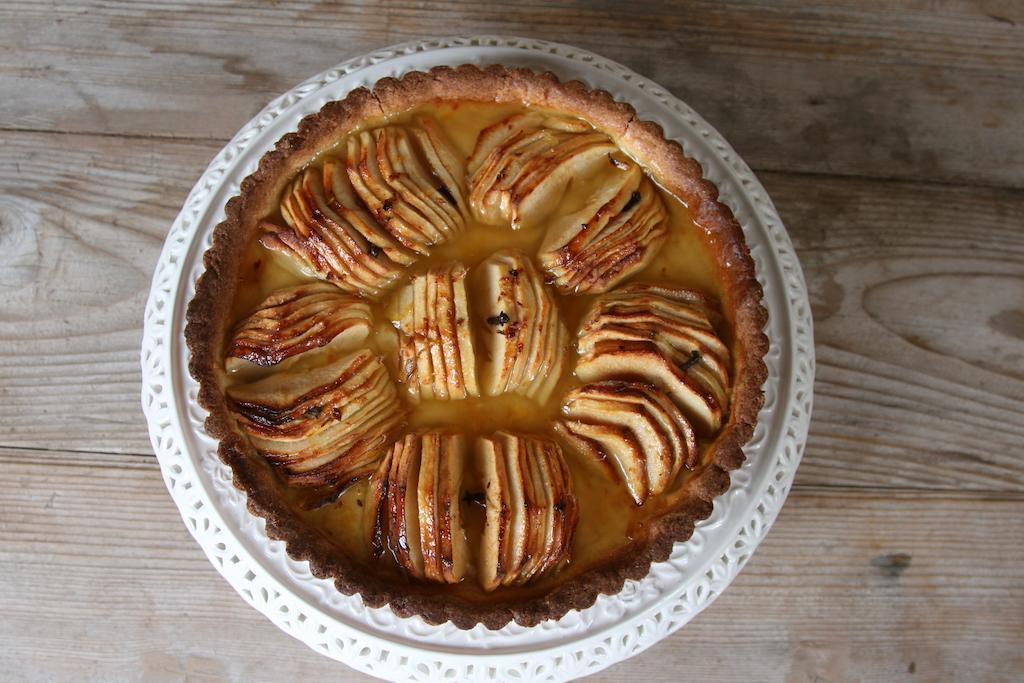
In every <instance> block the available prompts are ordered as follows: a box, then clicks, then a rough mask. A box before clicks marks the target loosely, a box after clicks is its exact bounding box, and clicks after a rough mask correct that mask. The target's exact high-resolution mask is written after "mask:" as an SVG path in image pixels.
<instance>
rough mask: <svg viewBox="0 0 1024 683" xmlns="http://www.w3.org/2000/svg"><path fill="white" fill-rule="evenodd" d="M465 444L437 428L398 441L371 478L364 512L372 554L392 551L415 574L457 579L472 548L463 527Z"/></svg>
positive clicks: (429, 578)
mask: <svg viewBox="0 0 1024 683" xmlns="http://www.w3.org/2000/svg"><path fill="white" fill-rule="evenodd" d="M464 451H465V444H464V440H463V439H462V437H461V436H457V435H453V434H446V433H442V432H437V431H427V432H419V433H412V434H409V435H407V436H406V437H405V439H403V440H402V441H399V442H397V443H395V445H394V446H393V447H392V449H391V452H390V453H389V454H388V455H387V456H386V457H385V463H387V464H386V465H385V464H384V463H382V464H381V466H380V467H378V468H377V470H376V472H375V474H374V477H373V480H372V481H371V486H370V494H371V497H372V499H371V501H370V504H369V505H368V506H367V508H366V512H365V513H364V515H365V519H366V526H367V533H368V536H369V538H370V545H371V551H372V555H373V556H374V557H375V558H380V557H382V556H383V555H384V551H385V549H390V551H391V553H392V555H393V556H394V558H395V559H396V561H397V562H398V563H399V565H400V566H401V567H402V568H403V569H404V570H405V571H406V572H407V573H408V574H409V575H410V576H412V577H413V578H416V579H420V580H426V581H434V582H440V583H458V582H459V581H461V580H462V579H463V578H464V577H465V575H466V569H467V565H468V556H469V551H468V548H467V543H466V535H465V530H464V529H463V526H462V514H461V508H460V505H461V497H462V471H463V467H464V460H465V455H464Z"/></svg>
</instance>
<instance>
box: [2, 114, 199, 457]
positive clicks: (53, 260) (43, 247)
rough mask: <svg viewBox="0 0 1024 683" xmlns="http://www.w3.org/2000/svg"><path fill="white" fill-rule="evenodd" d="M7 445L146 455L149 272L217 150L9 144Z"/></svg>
mask: <svg viewBox="0 0 1024 683" xmlns="http://www.w3.org/2000/svg"><path fill="white" fill-rule="evenodd" d="M0 144H2V145H3V147H4V154H3V156H2V157H0V188H3V190H2V195H0V445H12V444H18V445H22V446H32V447H42V448H67V447H73V448H76V449H88V450H106V451H112V450H113V451H129V452H136V453H147V452H149V439H148V437H147V435H146V430H145V421H144V419H143V416H142V410H141V407H140V404H139V400H140V399H139V391H140V390H139V386H140V372H139V360H138V358H139V347H140V345H141V343H142V317H143V310H144V308H145V302H146V297H147V296H148V294H149V285H150V278H151V277H152V269H153V267H154V265H155V263H156V259H157V256H158V254H159V253H160V249H161V247H162V244H163V240H164V236H165V235H166V233H167V229H168V228H169V226H170V223H171V221H172V220H173V218H174V216H175V214H176V213H177V212H178V209H179V207H180V204H181V203H182V202H183V201H184V199H185V195H186V194H187V192H188V189H189V188H190V187H191V185H192V183H193V182H194V181H195V178H196V177H197V176H198V175H199V173H200V172H201V170H202V169H203V168H204V167H205V165H206V163H208V161H209V158H210V157H212V156H213V154H214V153H215V151H216V150H215V149H213V148H212V147H211V146H210V145H202V144H193V143H175V144H171V145H168V144H150V143H149V142H147V141H144V140H137V139H136V140H122V139H119V138H112V137H102V138H81V137H78V136H59V135H51V134H10V133H0Z"/></svg>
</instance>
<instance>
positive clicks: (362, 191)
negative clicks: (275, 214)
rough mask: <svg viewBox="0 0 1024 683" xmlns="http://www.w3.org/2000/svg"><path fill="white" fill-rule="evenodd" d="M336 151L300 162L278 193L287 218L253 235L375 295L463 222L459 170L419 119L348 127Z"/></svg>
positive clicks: (319, 273) (435, 132)
mask: <svg viewBox="0 0 1024 683" xmlns="http://www.w3.org/2000/svg"><path fill="white" fill-rule="evenodd" d="M343 151H344V158H343V159H340V158H334V157H329V158H327V159H325V160H324V162H323V164H322V165H321V166H320V167H319V168H309V169H306V170H305V171H304V172H302V173H301V174H300V175H299V177H298V179H296V180H295V182H294V183H293V184H292V185H291V187H290V188H288V190H287V191H286V192H285V194H284V197H283V198H282V200H281V207H280V208H281V216H282V218H283V219H284V221H285V223H286V226H281V225H277V224H275V223H272V222H269V221H267V222H264V224H263V231H264V234H263V236H262V237H261V238H260V241H261V243H262V244H263V245H264V246H265V247H267V248H268V249H274V250H276V251H280V252H282V253H284V254H286V255H288V256H290V257H292V258H293V259H295V261H296V262H297V263H298V264H299V265H300V267H301V268H303V269H304V270H306V271H308V272H309V273H311V274H313V275H314V276H316V277H318V278H321V279H324V280H327V281H329V282H331V283H333V284H335V285H337V286H338V287H340V288H342V289H343V290H345V291H349V292H357V293H361V294H363V295H365V296H369V297H372V298H377V297H379V296H381V295H382V294H383V292H384V291H386V290H387V288H388V287H389V286H390V285H391V284H392V283H393V282H394V281H395V279H396V278H397V277H398V276H399V274H400V273H401V272H402V269H403V268H404V267H405V266H407V265H409V264H410V263H412V262H413V261H414V260H415V259H416V258H417V257H419V256H423V255H426V254H428V253H429V251H430V249H429V248H430V246H432V245H434V244H438V243H441V242H444V241H446V240H448V239H449V238H450V237H451V236H452V235H453V234H456V233H459V232H461V231H462V230H463V228H464V227H465V219H466V212H467V210H468V207H467V205H466V200H465V198H464V193H463V189H462V187H463V186H462V182H463V181H462V179H463V176H464V175H465V171H464V169H463V166H462V162H461V161H460V160H459V158H458V157H457V156H456V155H455V153H454V152H453V151H452V150H451V147H450V145H449V143H448V142H447V141H446V140H445V139H444V137H443V134H442V132H441V130H440V129H439V128H438V126H437V124H435V123H434V122H433V121H432V120H430V119H428V118H421V119H418V120H417V121H416V122H414V123H412V124H410V125H408V126H386V127H383V128H376V129H374V130H368V131H362V132H361V133H358V134H355V135H352V136H351V137H350V138H349V139H348V144H347V146H346V148H345V149H344V150H343Z"/></svg>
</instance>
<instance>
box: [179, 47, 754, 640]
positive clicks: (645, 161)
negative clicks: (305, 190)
mask: <svg viewBox="0 0 1024 683" xmlns="http://www.w3.org/2000/svg"><path fill="white" fill-rule="evenodd" d="M438 101H440V102H444V101H459V102H495V103H525V104H527V105H534V106H541V107H546V108H550V109H553V110H556V111H561V112H564V113H567V114H570V115H574V116H578V117H581V118H583V119H585V120H587V121H589V122H591V123H592V124H593V125H594V126H595V127H596V128H598V129H599V130H601V131H603V132H605V133H607V134H608V135H610V136H611V137H612V139H614V140H615V141H616V143H617V144H618V145H619V146H620V147H621V148H622V149H623V150H624V151H625V152H627V153H628V154H630V155H631V156H632V157H634V158H635V159H636V160H637V161H639V162H640V163H641V164H642V165H643V166H645V167H646V168H647V169H648V170H649V171H650V172H651V173H652V174H653V175H654V176H655V177H656V178H657V179H658V180H659V182H661V183H662V184H663V185H664V186H665V187H666V188H667V189H668V190H669V191H671V192H672V193H673V194H675V195H676V196H677V197H679V198H680V199H681V200H683V202H684V203H685V204H686V205H687V206H688V208H689V212H690V214H691V217H692V218H693V220H694V222H695V223H696V224H697V225H698V226H699V227H700V228H701V229H702V230H703V232H704V235H705V237H706V241H707V244H708V245H709V247H710V250H711V252H712V253H713V254H714V255H715V259H716V261H717V266H718V275H719V279H720V281H721V282H722V286H723V288H722V297H723V300H722V308H723V310H724V314H725V317H726V319H727V320H728V322H729V324H730V327H731V329H732V331H733V336H734V340H733V343H732V349H733V355H734V361H733V362H734V374H735V380H734V387H733V392H732V401H731V406H730V410H729V416H728V421H727V423H726V424H725V426H724V427H723V429H722V430H721V432H720V433H719V435H718V437H717V438H716V439H715V441H714V443H713V444H712V445H711V446H710V448H708V450H707V451H706V452H705V454H704V458H703V463H702V464H701V465H699V466H698V467H697V468H696V469H695V470H694V472H693V473H692V474H691V476H690V477H689V478H688V479H687V481H686V483H685V484H684V486H683V488H682V489H681V491H680V492H679V495H678V497H677V499H676V500H677V501H678V502H677V503H675V504H674V506H673V507H672V509H671V511H670V512H668V513H667V514H665V515H664V516H661V517H659V518H657V519H656V520H654V521H652V522H651V524H650V525H649V527H648V528H649V529H650V532H649V537H648V539H647V542H646V543H643V542H637V543H636V544H635V545H634V546H631V547H628V548H624V549H623V551H622V552H621V553H620V554H618V556H617V557H615V558H610V559H609V561H608V562H607V563H606V564H604V565H603V566H600V567H597V568H595V569H592V570H588V571H586V572H584V573H582V574H580V575H578V576H575V577H572V578H569V579H568V580H566V581H565V582H563V583H561V584H559V585H557V586H555V587H554V588H552V589H551V590H549V591H548V592H546V593H543V594H540V595H534V596H532V597H526V598H522V597H520V598H516V599H510V600H506V601H502V600H501V598H500V597H495V601H494V602H489V603H486V604H480V603H477V602H471V601H468V600H464V599H460V598H458V597H457V596H453V595H451V594H445V593H444V592H439V591H437V590H436V589H434V590H431V589H430V588H429V587H420V586H418V585H417V584H409V585H401V586H396V585H395V584H394V582H393V581H392V580H388V579H383V578H381V577H379V576H377V575H375V574H374V573H373V572H371V571H369V570H367V569H365V568H363V567H361V566H359V565H357V564H356V563H346V562H345V561H344V558H339V557H338V553H337V552H336V551H335V550H334V547H333V546H332V544H331V542H330V541H329V540H328V538H327V537H326V536H325V535H324V533H323V532H321V531H319V530H317V529H315V528H313V527H311V526H309V525H307V524H306V523H304V522H303V521H302V520H300V519H299V518H298V517H297V516H296V515H294V514H293V513H292V512H290V510H289V508H288V506H287V505H286V504H285V503H283V502H282V501H281V500H280V499H279V497H278V495H277V494H276V484H275V479H274V477H275V475H274V474H273V473H272V472H271V470H270V468H269V466H268V465H267V464H266V463H265V462H264V461H263V459H262V458H260V457H259V456H257V455H255V454H254V453H253V452H252V450H251V448H250V446H249V445H248V443H247V441H246V440H245V439H244V438H243V437H242V436H241V434H240V433H239V432H238V431H237V428H236V426H235V421H234V419H233V418H232V417H231V416H230V414H229V411H228V407H227V405H226V402H225V396H224V393H223V391H222V386H223V373H224V370H223V358H224V346H225V343H226V336H227V333H228V332H229V331H230V329H229V327H228V326H229V325H230V322H231V321H230V320H229V318H230V311H231V306H232V301H233V299H234V297H235V290H236V287H237V284H238V278H237V273H238V269H239V263H240V261H241V258H242V255H243V252H244V250H245V248H246V245H248V244H249V243H250V242H251V240H252V239H253V238H254V236H255V235H256V234H257V231H258V228H259V221H260V219H261V218H262V217H264V216H265V215H267V214H269V213H270V212H271V211H272V209H273V208H274V204H275V203H276V201H277V199H278V197H279V195H280V192H281V190H282V189H283V188H284V186H285V185H286V183H288V182H289V180H290V179H291V178H293V177H294V176H295V174H296V172H298V171H299V170H300V169H301V168H303V167H304V166H305V165H306V164H307V163H308V162H309V161H310V160H311V159H312V158H313V157H314V156H315V155H316V154H317V153H318V152H319V151H321V150H323V149H325V148H327V147H329V146H331V145H333V144H335V143H336V142H338V141H339V140H341V139H342V138H343V137H345V136H346V135H347V134H348V133H349V132H351V131H352V130H353V129H355V128H357V127H361V126H365V125H366V124H367V123H373V122H375V121H379V120H380V119H382V118H383V117H385V116H387V115H389V114H392V113H396V112H400V111H403V110H407V109H409V108H412V107H414V106H418V105H421V104H426V103H430V102H438ZM717 198H718V190H717V189H716V188H715V186H714V185H713V184H712V183H711V182H709V181H707V180H704V179H703V173H702V170H701V167H700V165H699V164H698V163H697V162H696V161H695V160H693V159H691V158H689V157H687V156H686V154H685V153H684V152H683V149H682V147H681V146H680V145H679V144H678V143H677V142H675V141H672V140H667V139H666V138H665V136H664V134H663V132H662V129H661V127H660V126H659V125H657V124H655V123H652V122H649V121H642V120H639V119H637V118H636V112H635V111H634V109H633V108H632V107H631V106H630V105H628V104H625V103H621V102H616V101H615V100H614V99H613V98H612V96H611V95H610V94H609V93H607V92H605V91H601V90H596V91H595V90H590V89H588V88H587V86H585V85H584V84H583V83H580V82H577V81H571V82H566V83H563V82H560V81H559V80H558V79H557V78H556V77H555V76H554V75H552V74H550V73H544V74H538V73H534V72H532V71H529V70H526V69H519V68H516V69H513V68H507V67H503V66H491V67H488V68H485V69H481V68H479V67H476V66H460V67H457V68H450V67H437V68H434V69H431V70H430V72H427V73H424V72H412V73H409V74H406V75H405V76H403V77H402V78H401V79H393V78H385V79H383V80H381V81H378V82H377V83H376V85H375V86H374V87H373V90H372V91H371V90H367V89H365V88H359V89H357V90H354V91H352V92H351V93H349V95H348V96H347V97H346V98H345V99H344V100H340V101H335V102H330V103H328V104H326V105H325V106H324V107H323V108H322V109H321V110H320V111H319V112H318V113H316V114H312V115H310V116H307V117H306V118H304V119H303V120H302V121H301V122H300V124H299V128H298V131H297V132H295V133H289V134H288V135H285V136H284V137H282V138H281V139H280V140H279V141H278V143H277V145H276V146H275V147H274V149H273V150H272V151H270V152H268V153H267V154H265V155H264V156H263V158H262V159H261V161H260V164H259V167H258V169H257V170H256V171H255V172H254V173H253V174H252V175H250V176H249V177H247V178H246V179H245V180H244V181H243V182H242V184H241V189H240V192H239V194H238V196H235V197H233V198H232V199H231V200H230V201H229V202H228V203H227V206H226V218H225V219H224V221H223V222H222V223H220V224H219V225H218V226H217V227H216V229H215V231H214V239H213V246H212V247H211V248H210V249H209V250H208V251H207V252H206V254H205V256H204V263H205V265H206V271H205V272H204V273H203V275H202V276H201V277H200V278H199V281H198V284H197V287H196V295H195V298H194V299H193V300H192V302H191V303H190V304H189V308H188V316H187V317H188V324H187V327H186V329H185V338H186V341H187V343H188V347H189V350H190V351H191V360H190V363H189V370H190V372H191V373H192V376H193V377H194V378H195V379H196V380H197V381H198V382H199V385H200V391H199V402H200V404H201V405H202V406H203V407H204V408H206V409H207V410H208V411H209V417H207V419H206V431H207V432H208V433H209V434H210V435H211V436H212V437H214V438H216V439H219V440H220V457H221V458H222V459H223V460H224V462H225V463H227V464H228V465H229V466H230V467H231V469H232V471H233V473H234V483H235V485H236V486H237V487H238V488H240V489H241V490H243V491H245V493H246V495H247V498H248V507H249V510H250V512H252V514H254V515H258V516H260V517H263V518H265V519H266V521H267V532H268V534H269V535H270V536H271V537H273V538H277V539H281V540H283V541H284V542H285V543H286V544H287V549H288V553H289V555H290V556H291V557H293V558H294V559H296V560H308V561H309V564H310V569H311V571H312V572H313V574H315V575H316V576H319V577H322V578H330V579H333V580H334V583H335V585H336V586H337V588H338V590H340V591H341V592H343V593H345V594H354V593H359V594H360V595H361V596H362V599H363V601H364V602H365V603H366V604H367V605H370V606H382V605H385V604H390V605H391V609H392V610H394V611H395V612H396V613H397V614H399V615H401V616H411V615H416V614H419V615H421V616H423V617H424V618H425V619H426V620H427V621H429V622H433V623H443V622H445V621H447V620H451V621H452V622H453V623H454V624H455V625H456V626H458V627H460V628H471V627H472V626H474V625H475V624H477V623H482V624H484V625H485V626H487V627H488V628H492V629H496V628H500V627H502V626H504V625H505V624H507V623H508V622H509V621H510V620H513V619H514V620H515V621H517V622H518V623H520V624H523V625H526V626H530V625H534V624H537V623H539V622H541V621H543V620H545V619H551V618H558V617H560V616H562V615H564V614H565V613H566V612H568V611H569V610H571V609H579V608H585V607H588V606H590V605H592V604H593V602H594V600H595V599H596V597H597V595H598V594H600V593H608V594H614V593H616V592H618V591H619V590H621V588H622V585H623V582H624V580H625V579H627V578H630V579H640V578H642V577H644V576H645V575H646V574H647V572H648V571H649V570H650V565H651V563H652V562H657V561H663V560H665V559H666V558H668V556H669V554H670V552H671V550H672V545H673V544H674V543H675V542H676V541H685V540H686V539H688V538H689V537H690V536H691V535H692V533H693V528H694V523H695V522H697V521H698V520H701V519H704V518H706V517H707V516H708V515H709V514H710V513H711V509H712V501H713V499H714V498H715V497H716V496H718V495H719V494H721V493H723V492H724V491H726V490H727V489H728V487H729V471H730V470H733V469H736V468H737V467H739V465H740V464H741V463H742V462H743V459H744V456H743V452H742V450H741V447H742V446H743V444H744V443H746V442H747V441H748V440H749V439H750V437H751V435H752V434H753V429H754V424H755V421H756V418H757V414H758V412H759V410H760V408H761V406H762V404H763V400H764V395H763V392H762V388H761V387H762V385H763V383H764V381H765V378H766V376H767V370H766V368H765V365H764V362H763V357H764V355H765V353H766V352H767V349H768V340H767V337H765V335H764V334H763V332H762V330H763V328H764V326H765V323H766V322H767V312H766V310H765V308H764V306H763V305H762V290H761V287H760V285H759V284H758V282H757V280H756V279H755V275H754V265H753V262H752V260H751V257H750V252H749V250H748V249H747V246H746V243H745V242H744V239H743V234H742V231H741V229H740V226H739V225H738V223H737V222H736V220H735V219H734V217H733V215H732V213H731V212H730V210H729V209H728V208H727V207H725V206H724V205H722V204H721V203H719V202H718V201H717Z"/></svg>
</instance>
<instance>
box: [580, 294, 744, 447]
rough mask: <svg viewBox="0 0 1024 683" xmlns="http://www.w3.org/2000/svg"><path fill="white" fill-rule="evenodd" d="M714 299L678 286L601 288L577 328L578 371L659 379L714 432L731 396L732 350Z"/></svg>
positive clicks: (591, 377) (592, 377) (597, 376)
mask: <svg viewBox="0 0 1024 683" xmlns="http://www.w3.org/2000/svg"><path fill="white" fill-rule="evenodd" d="M716 319H717V314H716V312H715V310H714V304H713V303H712V302H711V301H710V300H709V299H708V298H706V297H704V296H703V295H701V294H698V293H696V292H692V291H690V290H686V289H682V288H670V287H661V286H656V285H645V284H634V285H627V286H626V287H622V288H620V289H617V290H614V291H611V292H606V293H605V294H602V295H601V296H599V297H598V298H597V299H595V301H594V303H593V304H592V305H591V307H590V309H589V311H588V312H587V314H586V316H585V317H584V320H583V323H582V325H581V326H580V333H579V337H578V342H577V347H578V349H579V352H580V354H581V358H580V359H579V362H578V365H577V375H578V376H579V377H580V378H581V379H583V381H585V382H589V381H596V380H601V379H630V378H634V379H635V378H640V379H643V380H645V381H648V382H651V383H653V384H656V385H657V386H659V387H660V388H661V389H663V390H664V391H665V392H666V393H667V394H668V395H669V396H671V397H672V399H673V400H674V401H675V403H676V405H678V406H679V407H680V408H681V409H682V410H683V412H684V413H685V414H686V415H687V416H688V417H689V419H690V420H691V421H692V422H693V423H694V424H695V425H696V426H697V427H698V428H699V429H701V430H702V431H704V432H705V433H708V434H711V433H714V432H715V431H717V430H718V428H719V426H720V425H721V421H722V416H723V414H724V411H725V409H726V408H727V406H728V400H729V385H730V379H729V350H728V347H726V345H725V344H724V343H723V342H722V341H721V339H720V338H719V336H718V334H717V332H716V331H715V327H714V321H715V320H716Z"/></svg>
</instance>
